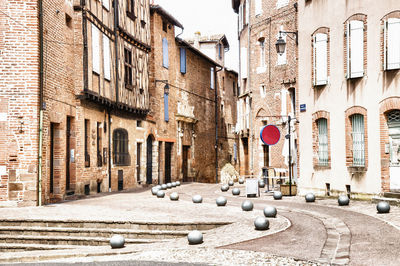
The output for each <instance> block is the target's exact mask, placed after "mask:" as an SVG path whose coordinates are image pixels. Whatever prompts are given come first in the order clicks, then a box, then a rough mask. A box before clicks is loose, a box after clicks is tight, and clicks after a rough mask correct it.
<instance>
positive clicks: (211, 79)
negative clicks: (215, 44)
mask: <svg viewBox="0 0 400 266" xmlns="http://www.w3.org/2000/svg"><path fill="white" fill-rule="evenodd" d="M214 86H215V82H214V68H213V67H212V68H211V69H210V88H211V89H214Z"/></svg>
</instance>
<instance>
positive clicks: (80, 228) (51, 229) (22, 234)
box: [0, 219, 228, 252]
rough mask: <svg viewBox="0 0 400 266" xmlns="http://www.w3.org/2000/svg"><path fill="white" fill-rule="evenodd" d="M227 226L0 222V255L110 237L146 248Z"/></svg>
mask: <svg viewBox="0 0 400 266" xmlns="http://www.w3.org/2000/svg"><path fill="white" fill-rule="evenodd" d="M227 224H228V223H223V222H222V223H221V222H210V223H163V222H162V223H158V222H150V223H147V222H132V221H90V220H65V221H62V220H41V219H27V220H22V219H0V252H10V251H22V250H49V249H68V248H72V247H73V246H107V245H109V241H110V238H111V236H112V235H114V234H119V235H122V236H124V238H125V244H126V245H132V244H149V243H155V242H162V241H167V240H170V239H174V238H180V237H186V236H187V234H188V233H189V231H191V230H200V231H204V230H209V229H213V228H216V227H219V226H223V225H227Z"/></svg>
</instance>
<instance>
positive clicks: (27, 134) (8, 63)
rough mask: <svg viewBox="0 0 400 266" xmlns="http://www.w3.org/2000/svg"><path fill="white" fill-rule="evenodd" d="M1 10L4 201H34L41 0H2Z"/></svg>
mask: <svg viewBox="0 0 400 266" xmlns="http://www.w3.org/2000/svg"><path fill="white" fill-rule="evenodd" d="M0 10H1V11H2V12H1V13H0V102H1V103H0V106H1V107H0V150H1V151H2V152H1V155H0V176H1V180H0V205H3V204H6V205H12V206H15V205H18V206H25V205H35V204H36V200H37V197H36V180H37V162H38V135H39V134H38V133H39V132H38V129H39V120H38V116H39V110H38V107H39V97H38V95H39V40H38V38H39V21H38V3H37V1H36V0H27V1H26V0H24V1H22V0H17V1H12V2H10V1H4V0H1V1H0ZM3 12H4V13H3Z"/></svg>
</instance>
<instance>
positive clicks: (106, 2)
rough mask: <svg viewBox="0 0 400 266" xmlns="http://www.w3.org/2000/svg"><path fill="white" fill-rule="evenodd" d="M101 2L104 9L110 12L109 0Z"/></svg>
mask: <svg viewBox="0 0 400 266" xmlns="http://www.w3.org/2000/svg"><path fill="white" fill-rule="evenodd" d="M101 2H102V3H103V6H104V8H105V9H107V10H108V11H110V0H102V1H101Z"/></svg>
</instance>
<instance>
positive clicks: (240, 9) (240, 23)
mask: <svg viewBox="0 0 400 266" xmlns="http://www.w3.org/2000/svg"><path fill="white" fill-rule="evenodd" d="M242 29H243V5H240V6H239V32H240V31H241V30H242Z"/></svg>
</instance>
